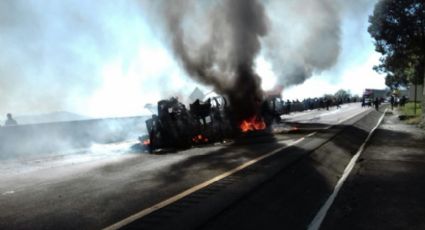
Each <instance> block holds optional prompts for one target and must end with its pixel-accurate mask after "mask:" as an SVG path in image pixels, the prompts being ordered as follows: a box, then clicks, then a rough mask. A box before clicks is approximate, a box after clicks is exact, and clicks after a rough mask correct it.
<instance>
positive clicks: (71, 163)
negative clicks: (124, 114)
mask: <svg viewBox="0 0 425 230" xmlns="http://www.w3.org/2000/svg"><path fill="white" fill-rule="evenodd" d="M370 111H371V109H366V108H361V106H360V104H358V103H353V104H346V105H343V106H342V108H341V109H336V108H331V109H330V110H329V111H328V110H313V111H305V112H302V113H294V114H290V115H285V116H283V119H284V121H286V122H288V123H287V124H285V125H284V126H279V127H276V130H277V131H279V130H283V131H282V132H276V133H275V134H273V135H272V134H264V135H252V136H249V135H248V136H247V137H244V138H240V139H238V140H235V141H231V142H227V143H219V144H214V145H208V146H203V147H196V148H191V149H187V150H181V151H173V152H170V151H168V152H162V153H157V154H148V153H138V152H134V151H132V150H131V146H132V145H133V144H134V140H128V141H125V142H120V143H114V144H108V145H93V146H92V147H91V148H89V149H78V150H73V151H71V152H66V153H57V154H53V155H51V156H48V157H45V156H44V157H43V158H36V157H35V158H34V157H33V158H31V159H14V160H8V161H7V162H6V161H5V162H1V165H0V173H1V175H0V209H1V210H2V211H1V212H0V229H102V228H107V227H109V228H110V229H115V228H121V227H125V228H126V227H129V226H130V227H131V226H132V224H134V223H137V221H140V220H141V219H143V218H145V217H146V216H148V215H150V214H151V213H152V212H155V211H157V210H159V209H161V208H164V207H166V206H169V205H172V204H173V203H174V202H176V201H179V200H181V199H184V198H185V197H186V196H188V195H193V194H194V193H196V192H200V191H201V190H202V189H205V188H206V187H207V186H210V185H211V184H212V183H215V182H217V181H226V180H229V181H230V182H228V183H235V184H237V183H238V180H239V179H231V180H230V179H229V176H235V175H236V174H237V173H238V172H239V171H241V170H245V169H246V168H249V167H252V166H253V165H256V164H261V162H262V161H263V160H264V159H265V158H267V157H269V155H270V156H271V155H276V154H279V155H282V154H283V155H284V154H285V151H286V149H288V148H289V147H291V146H297V147H298V148H305V149H314V148H316V147H317V146H320V145H321V144H323V143H324V142H326V141H327V140H329V138H331V137H332V136H333V135H335V134H336V133H337V132H338V131H339V130H340V129H341V126H343V125H349V124H351V123H353V122H355V121H356V120H358V119H360V118H361V117H362V116H364V115H365V114H367V113H368V112H370ZM288 127H289V128H291V127H297V128H298V131H294V132H289V133H288V132H285V131H284V130H286V129H287V128H288ZM279 128H281V129H279ZM265 156H267V157H265ZM289 158H290V157H289V155H288V161H287V163H286V164H290V163H291V160H290V159H289ZM261 170H262V169H261ZM249 175H250V174H242V175H238V176H239V177H245V176H246V177H248V176H249ZM226 183H227V182H226ZM244 183H247V184H248V182H244ZM247 184H246V185H240V186H239V185H238V186H236V187H238V188H240V189H241V190H240V191H239V190H238V191H239V192H243V191H245V190H247V189H248V188H249V185H247ZM242 188H246V189H245V190H244V189H242ZM236 190H237V189H236ZM242 190H243V191H242ZM210 192H212V193H213V192H214V191H210ZM235 193H236V192H235ZM217 203H220V201H218V202H217ZM222 206H223V207H224V204H223V205H221V206H220V205H217V208H216V209H217V210H218V209H220V208H222ZM179 208H180V209H182V208H183V209H184V207H179ZM217 210H216V211H217ZM176 212H179V210H177V211H176ZM169 215H170V214H169ZM171 215H172V214H171ZM199 215H203V214H202V213H201V212H200V214H199ZM206 215H207V214H205V215H204V216H206ZM205 218H206V217H205ZM159 219H160V218H159ZM199 220H202V218H200V219H199ZM182 224H184V223H182ZM189 224H190V223H189ZM135 226H136V228H138V227H137V225H135ZM193 226H195V225H193ZM182 228H183V229H184V226H183V227H182Z"/></svg>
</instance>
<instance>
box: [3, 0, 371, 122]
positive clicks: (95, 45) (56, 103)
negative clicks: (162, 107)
mask: <svg viewBox="0 0 425 230" xmlns="http://www.w3.org/2000/svg"><path fill="white" fill-rule="evenodd" d="M374 3H375V1H368V0H358V1H343V0H297V1H290V0H287V1H278V0H269V1H256V0H249V1H242V0H236V1H226V0H212V1H195V0H175V1H172V4H171V3H170V1H164V0H159V1H148V0H141V1H136V0H124V1H119V2H116V1H115V2H112V1H111V2H103V3H102V4H99V3H98V2H96V1H83V2H81V1H79V2H76V1H72V0H63V1H53V0H41V1H40V0H28V1H24V0H5V1H0V48H1V50H2V55H1V56H0V120H1V119H3V116H4V115H1V114H5V113H7V112H12V113H14V114H15V113H16V114H28V113H42V112H51V111H59V110H67V111H72V112H77V113H80V114H82V115H88V116H117V115H136V114H140V112H141V110H142V109H143V105H144V104H145V103H148V102H150V103H155V102H156V101H157V100H158V99H161V98H166V97H169V96H175V95H179V94H181V97H183V98H184V97H185V96H186V95H187V94H189V93H190V92H191V90H192V89H193V88H194V86H195V85H196V84H194V83H193V81H191V79H188V78H187V75H189V76H190V77H191V78H192V79H195V80H196V82H199V83H201V84H204V85H206V86H210V87H213V88H214V89H215V90H216V91H217V92H219V93H223V94H226V95H228V96H229V98H230V99H231V100H232V101H234V104H239V105H240V106H241V107H239V108H237V110H240V111H243V113H245V112H246V113H247V114H250V113H252V112H254V110H255V105H254V104H255V102H256V101H257V100H258V99H259V98H261V97H262V91H261V88H260V85H261V78H260V77H261V76H259V74H258V73H256V66H255V62H254V60H255V59H256V58H258V57H259V56H261V57H262V58H263V59H264V60H266V61H267V62H269V63H270V64H271V66H272V69H273V73H274V75H276V77H277V82H276V84H277V85H283V86H284V87H289V86H291V85H296V84H301V83H303V82H304V81H305V80H306V79H308V78H309V77H311V76H313V75H316V74H318V73H321V72H323V71H326V70H329V69H332V68H335V65H336V66H340V68H345V67H346V66H347V65H346V63H351V62H352V61H353V60H356V59H357V58H358V57H362V55H363V56H364V55H366V54H368V53H367V52H366V54H365V52H360V51H359V50H363V49H365V48H364V47H365V46H364V45H363V44H360V45H359V43H356V42H357V40H358V39H357V38H355V36H356V35H357V34H365V33H367V32H365V27H364V26H362V27H358V28H357V27H356V26H357V24H356V23H354V22H355V21H359V18H362V19H361V20H360V21H362V20H363V21H367V15H366V14H365V12H367V11H365V9H370V8H371V7H373V4H374ZM347 17H349V18H351V19H352V22H353V23H351V24H349V26H350V29H351V30H352V31H351V32H350V34H349V36H350V38H346V40H344V37H343V36H342V34H341V32H342V31H341V26H342V23H343V21H344V20H345V19H346V18H347ZM356 39H357V40H356ZM362 41H364V39H363V40H362ZM347 44H348V46H352V47H355V48H353V49H354V52H352V51H344V49H343V47H344V46H347ZM344 52H347V53H350V52H351V54H347V55H345V54H344ZM368 52H369V51H368ZM354 53H355V55H353V54H354ZM341 55H342V56H341ZM341 58H342V59H341ZM334 78H335V79H338V78H339V76H336V75H335V76H334ZM184 92H187V94H185V93H184ZM247 102H248V103H247ZM240 113H242V112H240Z"/></svg>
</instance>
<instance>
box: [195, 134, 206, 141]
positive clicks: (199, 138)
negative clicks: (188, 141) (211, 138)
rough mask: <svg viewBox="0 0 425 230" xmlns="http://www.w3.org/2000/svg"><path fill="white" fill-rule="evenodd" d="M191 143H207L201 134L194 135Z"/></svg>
mask: <svg viewBox="0 0 425 230" xmlns="http://www.w3.org/2000/svg"><path fill="white" fill-rule="evenodd" d="M192 141H193V142H194V143H202V142H204V143H206V142H208V138H207V137H204V136H203V135H202V134H198V135H196V136H195V137H193V138H192Z"/></svg>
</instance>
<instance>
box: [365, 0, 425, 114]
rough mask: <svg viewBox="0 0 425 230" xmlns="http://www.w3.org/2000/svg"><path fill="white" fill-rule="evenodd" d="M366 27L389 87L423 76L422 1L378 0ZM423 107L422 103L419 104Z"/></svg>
mask: <svg viewBox="0 0 425 230" xmlns="http://www.w3.org/2000/svg"><path fill="white" fill-rule="evenodd" d="M369 22H370V26H369V28H368V31H369V33H370V35H371V36H372V37H373V38H374V39H375V47H376V51H377V52H379V53H381V54H382V56H381V58H380V64H379V65H378V66H375V67H374V69H375V70H376V71H378V72H380V73H386V74H387V78H386V84H387V85H388V86H389V87H391V88H397V87H398V86H399V85H406V84H407V83H408V82H411V83H414V84H421V83H423V82H424V79H425V71H424V70H425V1H424V0H380V1H379V2H378V3H377V4H376V5H375V9H374V12H373V15H372V16H370V17H369ZM422 108H423V109H424V106H422Z"/></svg>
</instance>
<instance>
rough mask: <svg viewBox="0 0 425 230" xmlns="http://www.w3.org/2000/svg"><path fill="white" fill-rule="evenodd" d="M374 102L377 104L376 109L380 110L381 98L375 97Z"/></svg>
mask: <svg viewBox="0 0 425 230" xmlns="http://www.w3.org/2000/svg"><path fill="white" fill-rule="evenodd" d="M374 104H375V109H376V111H378V110H379V98H378V97H376V98H375V101H374Z"/></svg>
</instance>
